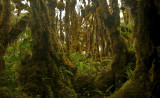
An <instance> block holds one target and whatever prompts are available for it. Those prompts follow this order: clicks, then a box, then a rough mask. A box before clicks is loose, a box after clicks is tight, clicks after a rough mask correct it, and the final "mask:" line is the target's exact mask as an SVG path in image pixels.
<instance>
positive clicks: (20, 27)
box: [7, 14, 29, 43]
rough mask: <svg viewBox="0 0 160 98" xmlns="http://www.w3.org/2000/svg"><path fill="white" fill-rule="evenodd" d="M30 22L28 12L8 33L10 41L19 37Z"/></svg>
mask: <svg viewBox="0 0 160 98" xmlns="http://www.w3.org/2000/svg"><path fill="white" fill-rule="evenodd" d="M28 23H29V15H28V14H26V15H25V16H24V17H22V18H21V20H20V21H19V22H18V23H17V24H16V25H15V26H14V27H13V28H12V30H11V31H10V32H9V33H8V40H7V41H8V43H10V42H12V41H13V40H15V39H16V38H17V36H18V35H19V34H20V33H22V32H23V31H24V30H26V27H27V25H28Z"/></svg>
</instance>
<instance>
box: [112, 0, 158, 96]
mask: <svg viewBox="0 0 160 98" xmlns="http://www.w3.org/2000/svg"><path fill="white" fill-rule="evenodd" d="M157 3H158V2H155V1H153V0H139V1H138V29H137V33H136V39H135V43H136V45H135V50H136V57H137V61H136V68H135V71H134V73H133V75H132V77H131V78H130V79H129V80H128V81H127V82H126V83H125V84H124V85H123V86H122V87H121V88H120V89H119V90H118V91H117V92H116V93H115V94H114V95H113V96H111V97H110V98H117V97H118V98H130V97H134V98H136V97H143V98H148V97H155V98H158V96H159V93H156V92H157V91H159V88H160V85H159V80H160V76H159V73H160V71H159V70H160V67H159V64H160V63H159V61H160V57H159V55H158V54H159V48H158V47H159V46H160V40H158V37H157V36H158V33H157V31H158V30H159V27H158V25H155V24H157V23H159V22H160V13H158V12H159V11H160V10H159V9H158V7H159V4H160V3H158V4H157ZM156 4H157V5H156Z"/></svg>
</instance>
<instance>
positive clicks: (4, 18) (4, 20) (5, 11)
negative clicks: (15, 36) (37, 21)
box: [0, 0, 11, 70]
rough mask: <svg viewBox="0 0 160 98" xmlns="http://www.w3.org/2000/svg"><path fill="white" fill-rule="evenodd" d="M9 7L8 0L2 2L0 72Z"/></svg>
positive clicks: (7, 29) (2, 65)
mask: <svg viewBox="0 0 160 98" xmlns="http://www.w3.org/2000/svg"><path fill="white" fill-rule="evenodd" d="M10 16H11V5H10V0H4V1H3V2H2V5H1V17H0V70H2V69H4V68H5V62H4V59H3V56H4V53H5V50H6V47H7V44H8V43H7V39H8V37H7V33H8V32H9V30H10Z"/></svg>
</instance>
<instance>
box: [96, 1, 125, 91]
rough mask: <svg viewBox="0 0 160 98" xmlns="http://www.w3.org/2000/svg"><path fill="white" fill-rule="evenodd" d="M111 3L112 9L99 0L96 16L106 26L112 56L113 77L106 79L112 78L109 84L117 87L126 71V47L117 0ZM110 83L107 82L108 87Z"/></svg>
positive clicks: (122, 80) (119, 85)
mask: <svg viewBox="0 0 160 98" xmlns="http://www.w3.org/2000/svg"><path fill="white" fill-rule="evenodd" d="M111 5H112V7H111V8H112V9H110V8H109V6H108V3H107V2H106V0H101V1H100V6H99V8H97V16H99V18H100V20H102V21H104V24H105V27H106V28H107V29H106V30H107V33H108V34H107V35H108V37H109V43H110V46H111V47H110V48H111V50H112V51H111V54H112V58H113V59H112V63H111V69H110V70H109V71H111V72H109V73H110V74H112V77H110V78H113V79H108V80H112V84H111V85H114V86H115V88H116V89H117V88H120V87H121V85H122V83H123V82H124V80H125V79H124V77H122V76H123V75H124V74H125V72H126V66H127V63H128V61H127V58H128V49H127V47H126V45H125V43H124V41H123V40H122V38H121V36H120V16H119V12H120V11H119V7H118V0H112V4H111ZM111 10H112V12H111ZM98 14H100V15H98ZM106 73H108V72H106ZM102 76H103V75H102ZM104 81H107V80H104ZM97 82H98V81H97ZM106 84H107V82H106ZM111 85H109V84H108V86H109V87H110V86H111Z"/></svg>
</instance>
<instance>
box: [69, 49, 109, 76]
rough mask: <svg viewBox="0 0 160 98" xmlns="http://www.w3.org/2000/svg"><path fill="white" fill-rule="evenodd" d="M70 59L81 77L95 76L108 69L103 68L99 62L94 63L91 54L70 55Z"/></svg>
mask: <svg viewBox="0 0 160 98" xmlns="http://www.w3.org/2000/svg"><path fill="white" fill-rule="evenodd" d="M69 58H70V59H71V61H72V63H73V64H74V65H75V67H76V69H77V71H78V72H79V73H80V74H81V75H86V74H87V75H95V74H96V73H97V72H102V71H104V69H105V68H106V67H107V66H101V62H99V61H94V60H93V58H92V57H90V54H85V55H84V54H80V53H78V52H76V53H70V54H69Z"/></svg>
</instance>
